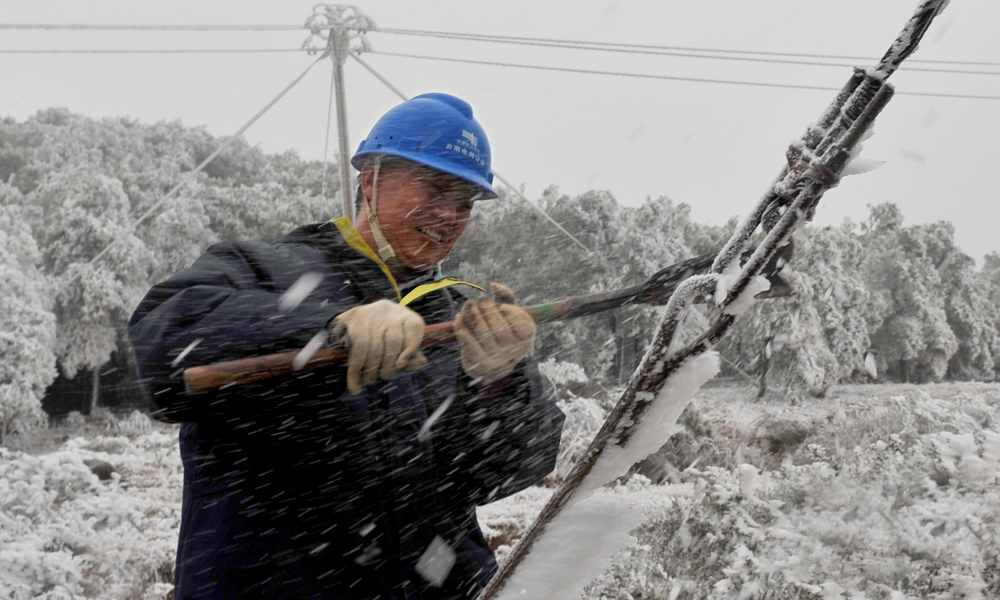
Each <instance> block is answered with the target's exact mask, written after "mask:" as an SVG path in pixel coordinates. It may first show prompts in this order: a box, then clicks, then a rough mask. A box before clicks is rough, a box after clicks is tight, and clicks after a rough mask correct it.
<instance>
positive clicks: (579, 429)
mask: <svg viewBox="0 0 1000 600" xmlns="http://www.w3.org/2000/svg"><path fill="white" fill-rule="evenodd" d="M556 404H557V405H558V406H559V409H560V410H561V411H562V412H563V414H564V415H566V422H565V423H564V424H563V432H562V439H561V440H560V442H559V457H558V458H557V459H556V468H555V469H553V471H552V473H551V474H550V475H549V476H548V477H547V478H546V482H547V483H548V484H549V485H558V484H559V483H561V482H562V480H563V479H564V478H565V477H566V476H567V475H569V472H570V471H572V470H573V466H574V465H576V463H577V462H579V461H580V459H581V458H582V457H583V454H584V452H585V451H586V450H587V446H589V445H590V442H591V440H593V439H594V435H596V434H597V431H598V430H599V429H600V428H601V425H603V424H604V418H605V416H606V414H607V411H605V410H604V409H603V408H602V407H601V404H600V402H598V401H597V400H594V399H592V398H569V399H567V400H560V401H559V402H557V403H556Z"/></svg>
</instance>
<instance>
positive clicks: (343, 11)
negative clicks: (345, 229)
mask: <svg viewBox="0 0 1000 600" xmlns="http://www.w3.org/2000/svg"><path fill="white" fill-rule="evenodd" d="M306 27H308V28H309V37H308V38H306V40H305V41H304V42H303V43H302V47H303V48H304V49H305V50H307V51H308V52H309V53H310V54H315V53H317V52H324V53H325V54H326V55H328V56H330V58H331V60H332V61H333V86H332V87H333V88H334V90H332V91H333V92H334V97H335V98H336V105H337V138H338V141H339V150H340V151H339V154H340V156H339V158H338V161H337V162H338V164H339V165H340V195H341V201H342V202H343V211H344V215H346V216H348V217H351V220H353V219H354V198H353V194H352V193H351V192H352V191H353V187H354V186H353V185H352V183H351V182H352V180H353V178H352V176H351V175H352V172H351V163H350V159H349V157H350V155H351V154H350V146H349V144H348V130H347V98H346V95H345V91H344V62H345V61H347V57H348V56H349V55H350V52H351V49H350V43H351V39H352V38H357V39H358V40H360V42H361V48H362V49H364V50H370V49H371V47H370V46H369V44H368V40H367V39H366V38H365V33H367V32H368V31H371V30H373V29H376V28H377V26H376V25H375V21H373V20H371V18H369V17H368V16H367V15H365V14H364V13H362V12H361V11H360V10H358V8H357V7H356V6H352V5H349V4H317V5H316V6H315V7H314V8H313V14H312V15H311V16H310V17H309V18H308V19H306ZM317 38H318V40H317ZM327 128H328V129H329V125H328V126H327ZM323 179H324V181H325V180H326V175H325V172H324V177H323Z"/></svg>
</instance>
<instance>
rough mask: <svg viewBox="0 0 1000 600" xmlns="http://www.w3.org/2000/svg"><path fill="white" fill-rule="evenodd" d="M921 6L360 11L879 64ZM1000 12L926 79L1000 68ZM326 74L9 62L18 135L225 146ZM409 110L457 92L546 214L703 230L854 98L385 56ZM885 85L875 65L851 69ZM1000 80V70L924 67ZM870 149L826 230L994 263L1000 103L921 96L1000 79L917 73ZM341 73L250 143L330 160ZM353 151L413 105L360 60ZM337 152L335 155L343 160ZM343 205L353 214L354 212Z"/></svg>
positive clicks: (781, 75)
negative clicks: (188, 134)
mask: <svg viewBox="0 0 1000 600" xmlns="http://www.w3.org/2000/svg"><path fill="white" fill-rule="evenodd" d="M916 4H917V1H916V0H879V1H878V2H875V1H873V0H838V1H836V2H834V1H830V0H828V1H824V2H816V1H804V0H756V1H754V2H746V1H740V0H715V1H713V0H703V1H698V2H694V1H690V2H674V1H665V0H575V1H574V2H565V1H559V2H555V1H551V2H550V1H540V0H534V1H525V0H505V1H504V2H489V3H486V2H469V1H465V2H457V1H441V2H415V1H412V0H409V1H405V0H370V1H366V2H361V3H359V4H357V6H358V7H359V8H360V9H361V10H362V11H363V12H365V13H366V14H368V15H369V16H370V17H372V18H373V19H374V20H375V21H376V22H377V23H378V24H379V26H381V27H384V28H400V29H430V30H438V31H449V32H468V33H481V34H492V35H510V36H529V37H544V38H559V39H567V40H587V41H603V42H627V43H638V44H653V45H662V46H685V47H697V48H716V49H730V50H755V51H772V52H793V53H806V54H832V55H847V56H860V57H872V58H873V59H876V58H878V57H880V56H881V55H882V53H883V52H884V50H885V49H886V48H887V47H888V45H889V44H890V43H891V41H892V40H893V39H894V38H895V36H896V34H897V33H898V31H899V30H900V28H901V27H902V26H903V24H904V23H905V22H906V20H907V19H908V18H909V16H910V15H911V14H912V11H913V9H914V7H915V6H916ZM313 5H314V1H313V0H285V1H282V2H273V1H265V0H238V1H237V0H226V1H206V0H197V1H195V0H184V1H180V0H172V1H171V2H145V1H142V2H139V1H136V0H101V1H98V0H94V1H90V2H79V1H46V0H5V1H4V2H3V3H0V23H2V24H10V23H73V24H83V23H90V24H107V23H120V24H230V25H231V24H268V25H301V24H302V23H303V22H304V21H305V19H306V18H307V17H308V16H309V15H310V14H311V13H312V7H313ZM998 24H1000V2H997V1H996V0H954V1H953V2H952V3H951V5H950V6H949V7H948V9H947V10H946V11H945V13H944V14H943V15H942V16H941V17H939V19H938V21H937V22H936V23H935V25H934V26H933V28H932V29H931V31H930V32H929V33H928V35H927V37H926V38H925V40H924V43H923V45H922V47H921V49H920V50H919V51H918V52H917V53H916V54H915V55H914V57H913V58H916V59H933V60H952V61H979V62H993V63H1000V36H997V35H996V27H997V25H998ZM304 38H305V32H304V31H285V32H240V33H220V32H148V31H145V32H108V31H102V32H66V31H11V30H0V50H4V49H27V48H36V49H54V48H66V49H85V48H90V49H98V48H113V49H126V48H158V49H162V48H171V49H180V48H188V49H195V48H223V47H225V48H290V49H291V48H297V47H299V45H300V44H301V42H302V40H303V39H304ZM368 39H369V41H370V42H371V44H372V46H373V47H374V49H375V50H377V51H385V52H406V53H413V54H425V55H433V56H451V57H464V58H470V59H475V60H486V61H502V62H512V63H526V64H536V65H548V66H558V67H568V68H578V69H595V70H604V71H615V72H627V73H643V74H654V75H669V76H676V77H697V78H706V79H726V80H742V81H757V82H767V83H783V84H794V85H813V86H824V87H836V88H839V87H840V86H841V85H842V84H843V83H844V82H845V81H846V80H847V78H848V77H849V75H850V68H849V67H822V66H795V65H779V64H769V63H759V62H737V61H720V60H708V59H691V58H683V59H682V58H669V57H655V56H644V55H638V54H619V53H599V52H587V51H579V50H563V49H545V48H539V47H530V46H510V45H499V44H487V43H479V42H468V41H444V40H433V39H426V38H416V37H407V36H400V35H391V34H388V33H378V32H375V33H372V34H369V37H368ZM311 60H313V59H312V58H311V57H309V56H307V55H306V54H305V53H304V52H302V53H281V54H225V55H219V54H214V55H206V54H202V55H187V54H172V55H94V54H85V55H65V54H60V55H37V54H2V53H0V82H2V85H0V116H12V117H15V118H17V119H25V118H27V117H28V116H30V115H31V114H33V113H34V112H35V111H37V110H39V109H41V108H46V107H50V106H62V107H67V108H69V109H70V110H72V111H74V112H78V113H83V114H86V115H88V116H92V117H101V116H115V115H129V116H131V117H134V118H137V119H139V120H142V121H147V122H152V121H156V120H164V119H165V120H176V119H179V120H181V121H182V122H183V123H184V124H185V125H188V126H195V125H204V126H206V127H207V129H208V130H209V131H210V132H211V133H213V134H215V135H220V136H223V135H228V134H230V133H232V132H234V131H235V130H237V129H238V128H239V127H240V126H241V125H242V124H243V123H244V122H245V121H246V120H247V119H249V118H250V117H251V116H252V115H253V114H254V113H256V112H257V111H258V110H259V109H260V108H261V107H262V106H263V105H264V104H265V103H266V102H267V101H268V100H270V99H271V98H272V97H273V96H274V95H275V94H276V93H277V92H278V91H279V90H280V89H282V88H283V87H284V86H285V85H286V84H288V83H289V82H290V81H291V80H292V79H293V78H294V77H295V76H296V75H298V74H299V73H300V72H301V71H302V70H303V69H304V68H305V67H306V65H307V64H308V63H309V62H310V61H311ZM366 60H368V62H370V63H371V64H372V65H373V66H374V67H375V68H376V69H378V70H379V71H380V72H382V74H383V75H385V76H386V77H387V78H388V79H389V80H391V81H392V82H393V83H394V84H395V85H396V86H397V87H398V88H400V89H402V90H403V91H404V92H406V93H407V94H409V95H416V94H419V93H422V92H428V91H445V92H450V93H453V94H456V95H458V96H461V97H463V98H465V99H467V100H468V101H469V102H471V103H472V105H473V107H474V109H475V111H476V116H477V117H478V118H479V120H480V121H481V122H482V124H483V125H484V127H485V128H486V131H487V133H488V134H489V137H490V141H491V143H492V146H493V151H494V168H495V169H496V170H497V171H498V172H499V173H501V174H502V175H504V176H505V177H506V178H507V179H509V180H511V181H513V182H515V183H517V184H522V183H523V184H524V185H525V186H526V191H527V193H528V195H529V197H535V196H537V195H539V194H540V193H541V192H542V190H544V189H545V188H546V187H548V186H549V185H557V186H559V188H560V190H561V191H562V192H563V193H568V194H578V193H581V192H584V191H586V190H588V189H605V190H609V191H611V192H612V193H613V194H614V195H615V196H616V198H617V199H618V200H619V202H621V203H623V204H626V205H637V204H639V203H641V202H642V201H643V200H645V199H646V197H648V196H654V197H655V196H660V195H667V196H669V197H671V198H673V199H674V200H675V201H677V202H686V203H688V204H690V205H691V206H692V207H693V214H694V216H695V218H696V219H698V220H700V221H705V222H714V223H721V222H724V221H725V220H727V219H728V218H729V217H731V216H733V215H739V216H742V215H744V214H745V213H746V212H747V211H748V210H749V209H750V207H751V206H752V205H753V204H754V203H755V202H756V201H757V199H758V197H759V196H760V194H761V193H762V192H763V191H764V189H765V188H766V187H767V186H768V184H769V183H770V182H771V180H772V179H773V177H774V176H775V175H776V174H777V173H778V171H779V169H780V168H781V166H782V164H783V160H784V151H785V148H786V147H787V145H788V143H789V142H791V141H792V140H793V139H795V138H797V137H798V136H799V135H801V133H802V131H803V130H804V129H805V127H806V126H807V125H808V124H809V123H810V122H811V121H813V120H814V119H815V118H816V117H817V116H818V115H819V114H820V112H821V111H822V109H823V108H824V107H825V106H826V105H827V103H828V102H829V101H830V100H831V99H832V97H833V95H834V92H825V91H808V90H795V89H776V88H764V87H749V86H736V85H723V84H713V83H695V82H685V81H664V80H649V79H634V78H626V77H612V76H599V75H587V74H575V73H562V72H553V71H535V70H525V69H515V68H509V67H496V66H482V65H468V64H458V63H444V62H433V61H426V60H416V59H411V58H400V57H390V56H379V55H377V54H370V55H367V56H366ZM841 62H847V63H851V64H857V65H858V66H868V64H870V63H869V62H868V61H858V60H853V61H841ZM913 66H922V67H934V68H940V69H951V70H966V71H992V72H996V73H1000V66H983V65H980V66H975V65H928V64H922V65H917V64H916V63H913ZM894 82H895V84H896V87H897V92H900V93H899V94H898V95H897V97H896V98H895V99H893V101H892V102H891V103H890V104H889V106H888V108H887V109H886V111H885V112H884V113H883V114H882V116H881V117H880V119H879V121H878V123H877V125H876V135H875V137H874V138H872V139H871V140H870V141H869V142H868V143H867V144H866V146H865V152H864V156H865V157H866V158H872V159H880V160H885V161H887V164H886V165H885V166H883V167H882V168H881V169H879V170H877V171H875V172H874V173H870V174H865V175H858V176H854V177H849V178H847V179H845V180H844V182H843V183H842V184H841V186H840V187H839V188H838V189H836V190H834V191H832V192H830V193H829V194H828V195H827V196H826V198H825V199H824V200H823V203H822V204H821V206H820V210H819V213H818V215H817V222H818V223H820V224H828V223H839V222H840V221H842V220H843V219H844V218H845V217H849V218H851V219H853V220H855V221H862V220H864V219H865V218H866V216H867V214H868V211H867V208H866V205H868V204H876V203H880V202H883V201H887V200H888V201H892V202H895V203H897V204H899V205H900V207H901V208H902V210H903V212H904V214H905V216H906V218H907V223H926V222H932V221H936V220H948V221H951V222H953V223H954V224H955V226H956V229H957V239H958V244H959V246H960V247H961V248H962V249H963V250H965V251H966V252H967V253H969V254H970V255H972V256H973V257H974V258H976V260H977V263H980V262H981V259H982V255H983V254H985V253H987V252H997V251H1000V236H998V235H997V234H996V223H997V221H998V219H1000V203H998V202H997V193H996V191H995V190H996V185H995V183H994V177H995V175H994V170H993V169H994V168H996V165H997V164H998V162H1000V160H998V159H1000V149H998V143H997V142H998V140H1000V101H997V100H970V99H956V98H929V97H915V96H907V95H904V93H906V92H935V93H950V94H971V95H985V96H1000V75H983V74H970V73H924V72H916V71H912V70H911V71H909V72H907V71H906V70H905V68H904V70H903V71H901V72H900V73H898V74H897V75H896V76H895V77H894ZM329 85H330V68H329V66H328V65H327V64H322V65H317V66H316V67H315V68H314V69H313V71H312V72H310V74H309V75H308V76H307V77H306V78H305V79H304V80H303V81H302V82H301V83H300V84H299V85H298V86H297V87H296V88H295V89H294V90H293V91H292V92H291V93H290V94H289V96H288V97H286V98H285V99H284V100H282V101H281V102H280V103H279V104H278V105H277V106H275V107H274V108H273V109H272V110H271V111H270V112H269V113H268V114H267V115H266V116H265V117H264V118H263V119H262V120H261V121H260V122H258V123H257V124H256V125H254V126H253V127H252V128H251V129H250V130H249V131H248V132H247V133H246V138H247V139H248V140H249V141H250V142H251V143H253V144H259V145H260V146H261V147H262V148H263V149H264V150H266V151H269V152H275V151H283V150H285V149H288V148H294V149H295V150H296V151H298V153H299V154H300V155H301V156H303V157H305V158H321V157H322V155H323V146H324V128H325V123H326V107H327V98H328V92H329ZM346 86H347V95H348V121H349V124H350V138H351V148H352V150H353V149H354V148H355V147H356V146H357V144H358V142H359V141H360V140H361V139H362V138H363V137H364V136H365V135H366V134H367V132H368V129H369V128H370V127H371V125H372V124H373V123H374V121H375V120H376V119H377V118H378V117H379V116H380V115H381V114H382V113H383V112H384V111H385V110H387V109H388V108H390V107H391V106H393V105H394V104H396V103H397V102H398V100H397V98H396V96H395V95H394V94H393V93H392V92H391V91H390V90H388V89H387V88H385V87H384V86H383V85H382V84H381V83H380V82H379V81H378V80H376V79H375V78H374V77H372V76H371V75H370V74H369V73H368V72H367V71H365V70H364V69H363V68H362V67H361V66H360V65H358V64H357V63H354V62H353V61H350V62H348V64H347V67H346ZM331 147H332V148H335V147H336V143H335V141H334V142H332V144H331ZM336 210H337V209H336V206H332V207H331V212H332V213H333V212H336Z"/></svg>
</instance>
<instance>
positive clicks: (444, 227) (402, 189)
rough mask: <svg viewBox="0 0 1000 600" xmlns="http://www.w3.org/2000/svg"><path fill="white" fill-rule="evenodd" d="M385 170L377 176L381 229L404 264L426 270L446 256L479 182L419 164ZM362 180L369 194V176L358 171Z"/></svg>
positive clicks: (461, 228)
mask: <svg viewBox="0 0 1000 600" xmlns="http://www.w3.org/2000/svg"><path fill="white" fill-rule="evenodd" d="M386 171H387V172H380V173H379V176H378V207H377V210H378V218H379V223H380V224H381V226H382V233H383V234H384V235H385V238H386V239H387V240H388V241H389V243H390V244H392V247H393V250H395V251H396V257H397V258H399V260H400V261H401V262H402V263H403V264H404V265H406V266H407V267H409V268H411V269H414V270H418V271H425V270H427V269H429V268H431V267H433V266H434V265H436V264H437V263H439V262H441V261H442V260H444V259H445V257H447V256H448V254H449V253H450V252H451V249H452V248H453V247H454V246H455V242H457V241H458V238H459V237H460V236H461V235H462V233H464V232H465V228H466V226H468V224H469V215H470V214H471V213H472V204H473V202H472V198H473V196H474V195H475V194H477V193H478V192H479V188H478V187H477V186H475V185H472V184H470V183H468V182H466V181H464V180H462V179H459V178H457V177H454V176H452V175H448V174H446V173H442V172H441V171H435V170H433V169H429V168H427V167H423V166H421V165H414V164H403V165H401V166H399V165H396V166H393V167H392V168H391V169H387V170H386ZM361 180H362V186H364V188H363V192H364V193H365V195H366V196H367V197H369V198H370V197H371V189H370V187H371V186H370V181H371V180H372V177H371V176H368V177H366V176H365V174H362V178H361ZM366 184H368V185H366Z"/></svg>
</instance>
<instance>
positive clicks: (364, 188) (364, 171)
mask: <svg viewBox="0 0 1000 600" xmlns="http://www.w3.org/2000/svg"><path fill="white" fill-rule="evenodd" d="M374 185H375V166H374V165H373V164H372V163H367V164H366V165H365V166H363V167H361V184H360V188H359V189H360V190H361V194H362V195H363V196H364V197H365V198H371V197H372V187H373V186H374Z"/></svg>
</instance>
